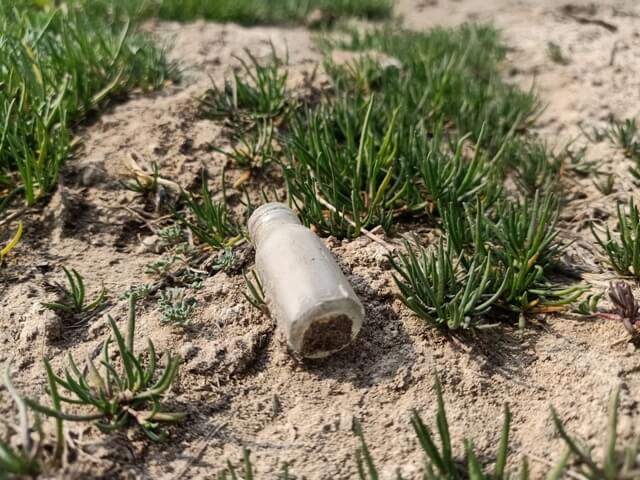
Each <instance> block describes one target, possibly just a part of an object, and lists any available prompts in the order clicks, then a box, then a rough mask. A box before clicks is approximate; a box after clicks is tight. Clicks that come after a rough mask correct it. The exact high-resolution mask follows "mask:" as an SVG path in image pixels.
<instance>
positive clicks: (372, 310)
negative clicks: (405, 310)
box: [302, 274, 416, 388]
mask: <svg viewBox="0 0 640 480" xmlns="http://www.w3.org/2000/svg"><path fill="white" fill-rule="evenodd" d="M350 280H351V283H352V285H353V287H354V290H355V292H356V294H357V295H358V297H359V298H360V300H361V301H362V304H363V305H364V308H365V318H364V321H363V324H362V328H361V330H360V332H359V334H358V336H357V337H356V339H355V340H354V341H353V343H351V345H349V346H348V347H347V348H345V349H344V350H342V351H340V352H337V353H335V354H332V355H331V356H330V357H328V358H324V359H318V360H305V361H304V362H303V363H302V367H303V368H304V369H305V370H306V371H307V372H308V373H309V374H311V375H314V376H317V377H319V378H332V379H334V380H337V381H339V382H345V383H350V384H353V385H354V386H355V387H357V388H363V387H370V386H373V385H376V384H379V383H383V382H384V383H388V382H389V381H390V380H391V379H394V378H395V377H397V376H399V375H400V376H402V374H403V372H405V371H406V370H407V369H410V368H411V366H412V365H413V364H414V363H415V361H416V351H415V349H414V341H413V339H412V338H411V336H410V335H409V334H408V333H407V331H406V329H405V326H404V325H403V322H402V321H401V320H400V318H399V316H398V313H397V312H396V311H395V310H394V309H393V308H392V304H393V302H392V300H393V297H392V295H390V294H386V295H380V294H379V293H377V292H375V290H374V289H373V288H372V287H371V284H370V283H369V281H368V280H367V279H366V278H364V277H362V276H359V275H356V274H352V275H350Z"/></svg>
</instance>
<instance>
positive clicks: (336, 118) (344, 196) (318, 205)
mask: <svg viewBox="0 0 640 480" xmlns="http://www.w3.org/2000/svg"><path fill="white" fill-rule="evenodd" d="M324 48H326V50H327V52H330V51H331V50H332V49H334V48H342V49H348V50H354V51H356V52H360V53H361V56H359V57H356V60H354V61H352V62H347V63H346V64H335V63H333V62H332V61H331V60H329V58H330V57H329V56H328V57H327V58H328V60H327V63H326V67H327V70H328V72H329V73H330V75H331V77H332V80H333V84H334V95H333V96H329V97H328V98H327V99H325V101H322V102H320V104H319V105H313V106H310V107H309V106H308V107H307V108H302V109H299V110H298V114H297V115H296V117H295V118H294V120H293V121H292V122H291V125H290V129H289V130H288V131H285V132H284V133H283V135H282V141H283V143H284V148H285V154H286V158H287V162H286V163H285V165H284V172H285V179H286V181H287V189H288V194H289V197H290V200H291V202H292V203H293V204H294V205H295V206H296V207H298V208H299V209H300V213H301V217H302V219H303V220H304V222H305V223H306V224H308V225H314V226H315V227H316V228H317V229H318V230H320V231H321V232H323V233H326V234H331V235H334V236H337V237H339V238H345V237H346V238H350V237H355V236H358V235H359V234H360V233H361V231H362V229H372V228H375V227H377V226H381V227H382V228H383V229H384V230H385V231H386V232H387V233H390V232H391V231H392V230H393V226H394V225H395V224H397V221H398V220H399V219H400V218H403V217H407V216H414V217H420V216H422V215H431V214H433V213H434V212H435V213H437V210H438V209H437V205H438V203H439V202H451V201H453V200H455V201H457V202H459V203H466V202H468V201H473V202H475V198H476V197H478V196H479V197H480V198H482V200H483V202H485V203H486V204H487V205H489V204H491V203H493V202H495V200H497V199H498V198H499V197H500V196H501V190H502V182H503V180H504V178H505V176H506V174H507V172H508V171H510V170H514V169H515V168H516V167H518V168H522V169H524V168H528V167H526V165H528V164H529V163H530V156H531V155H530V151H534V150H535V151H536V152H539V153H536V156H537V157H540V158H541V159H542V160H544V161H546V162H549V153H548V152H547V150H546V149H544V148H541V147H539V146H538V145H537V144H533V143H532V146H530V147H525V146H522V145H521V143H523V141H520V140H515V139H514V135H515V133H516V132H518V131H520V130H521V129H522V128H524V127H525V126H526V125H527V122H528V121H529V120H530V119H531V118H532V117H533V116H534V115H535V114H536V112H537V111H538V108H539V107H538V102H537V100H536V98H535V96H534V95H532V94H531V93H523V92H520V91H518V90H517V89H515V88H514V87H511V86H508V85H506V84H505V83H503V82H502V81H501V80H500V78H499V75H498V63H499V61H500V59H501V58H502V56H503V54H504V51H503V47H502V45H501V44H500V41H499V38H498V36H497V34H496V32H495V30H493V29H491V28H488V27H481V26H465V27H461V28H459V29H455V30H444V29H435V30H433V31H430V32H428V33H413V32H412V33H409V32H402V31H393V30H391V29H382V30H376V31H373V32H371V31H370V32H365V33H352V34H351V37H350V38H349V40H347V41H341V42H332V41H330V40H329V41H325V42H324ZM372 49H373V50H375V51H377V52H379V54H384V55H387V56H388V59H387V60H384V59H380V58H379V56H378V57H376V56H369V57H367V55H372V54H369V53H368V52H370V51H371V50H372ZM362 55H364V56H362ZM507 150H508V151H509V154H510V155H509V161H505V160H504V157H505V152H506V151H507ZM526 174H529V175H530V176H531V174H530V173H529V172H526ZM548 177H549V178H552V177H553V175H552V174H551V172H549V175H548ZM537 187H539V186H538V185H533V188H532V189H531V191H530V192H528V193H530V194H531V195H533V193H534V192H535V190H536V188H537Z"/></svg>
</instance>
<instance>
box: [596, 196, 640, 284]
mask: <svg viewBox="0 0 640 480" xmlns="http://www.w3.org/2000/svg"><path fill="white" fill-rule="evenodd" d="M616 208H617V213H618V234H617V235H614V234H613V233H612V232H611V230H610V229H609V227H606V233H605V236H604V237H602V236H601V235H599V234H598V233H597V231H596V228H595V226H594V224H593V223H592V224H591V232H592V233H593V236H594V237H595V239H596V242H598V244H599V245H600V246H601V247H602V249H603V250H604V252H605V253H606V255H607V257H608V258H609V263H610V264H611V266H612V267H613V268H614V270H615V271H616V272H618V273H619V274H620V275H633V276H634V277H636V278H640V211H639V210H638V207H636V205H635V203H634V201H633V198H631V199H630V200H629V209H628V213H627V211H625V210H623V208H622V204H621V203H620V202H618V205H617V207H616Z"/></svg>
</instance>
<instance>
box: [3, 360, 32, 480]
mask: <svg viewBox="0 0 640 480" xmlns="http://www.w3.org/2000/svg"><path fill="white" fill-rule="evenodd" d="M3 382H4V386H5V388H6V389H7V390H8V391H9V394H10V395H11V398H12V399H13V401H14V403H15V404H16V408H17V410H18V420H19V425H18V426H17V428H16V430H15V431H14V432H13V435H12V434H11V430H13V428H14V427H10V429H11V430H10V431H9V432H7V436H6V438H5V439H0V480H9V479H11V478H23V477H32V478H33V477H36V476H37V475H39V474H40V472H41V471H42V466H41V464H40V457H41V453H42V451H41V447H42V445H41V443H40V441H34V440H33V439H32V437H31V431H32V430H33V429H34V428H33V427H32V426H31V424H30V423H29V413H28V410H27V405H26V404H25V401H24V400H23V399H22V398H21V397H20V395H18V392H17V391H16V389H15V388H14V386H13V383H12V382H11V376H10V372H9V365H7V366H6V367H5V371H4V378H3ZM35 430H36V431H37V432H38V433H39V434H40V436H41V435H42V432H41V430H40V425H39V422H38V421H37V419H36V425H35ZM14 436H16V437H19V445H17V446H14V444H12V441H11V440H12V437H14Z"/></svg>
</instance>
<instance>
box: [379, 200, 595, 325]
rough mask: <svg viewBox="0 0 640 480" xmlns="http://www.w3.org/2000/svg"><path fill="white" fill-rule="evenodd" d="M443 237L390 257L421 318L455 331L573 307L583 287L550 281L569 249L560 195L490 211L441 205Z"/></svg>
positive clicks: (478, 206)
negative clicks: (559, 225) (562, 232)
mask: <svg viewBox="0 0 640 480" xmlns="http://www.w3.org/2000/svg"><path fill="white" fill-rule="evenodd" d="M440 211H441V213H442V214H443V224H444V226H445V228H444V230H445V234H444V237H442V238H441V239H440V242H439V243H438V244H437V246H436V247H435V248H433V249H432V250H430V251H427V250H425V249H417V250H416V249H415V248H414V247H412V246H411V245H409V244H406V245H405V251H404V252H400V253H399V254H397V255H395V256H391V257H390V261H391V266H392V267H393V269H394V272H395V274H394V277H395V280H396V284H397V286H398V288H399V290H400V298H401V300H402V301H403V302H404V303H405V304H406V305H407V306H408V307H409V308H411V309H412V310H413V311H414V312H415V313H416V314H417V315H418V316H420V317H422V318H423V319H425V320H427V321H428V322H430V323H435V324H436V325H446V326H447V327H448V328H449V329H452V330H455V329H458V328H463V329H467V328H476V327H479V326H482V325H484V324H486V320H487V319H488V318H492V319H493V320H494V322H495V319H497V318H501V317H504V316H505V314H507V315H508V316H510V315H509V313H510V312H513V313H518V314H519V318H520V321H523V320H524V317H523V316H522V314H524V313H527V312H552V311H557V310H561V309H564V308H568V307H569V306H570V305H571V304H572V303H573V302H575V301H576V300H578V299H579V298H580V297H581V296H582V295H583V294H584V293H585V292H586V289H585V287H583V286H580V285H575V286H566V287H564V286H560V285H556V284H555V283H554V282H553V281H552V280H551V273H552V272H553V267H554V263H555V262H556V261H557V258H558V256H559V254H560V253H561V251H562V245H561V244H560V243H559V242H558V241H557V235H558V232H557V230H556V228H555V224H556V221H557V216H558V204H557V200H555V196H553V195H552V194H548V195H546V196H544V197H541V196H540V195H538V194H536V195H535V196H534V197H533V198H532V199H527V200H525V201H518V200H515V201H514V200H507V199H505V200H501V201H500V202H498V204H497V206H496V208H495V210H494V211H491V212H487V211H486V210H485V209H484V208H483V206H482V203H481V201H480V200H479V199H478V200H477V202H476V205H475V206H471V205H467V206H466V207H464V208H463V207H462V206H461V205H460V204H458V203H456V202H449V203H443V204H440Z"/></svg>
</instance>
